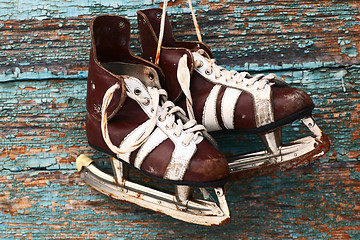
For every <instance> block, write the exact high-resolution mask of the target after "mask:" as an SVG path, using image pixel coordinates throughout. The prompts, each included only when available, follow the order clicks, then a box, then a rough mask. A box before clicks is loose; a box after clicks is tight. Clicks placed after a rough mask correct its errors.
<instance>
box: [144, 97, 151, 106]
mask: <svg viewBox="0 0 360 240" xmlns="http://www.w3.org/2000/svg"><path fill="white" fill-rule="evenodd" d="M145 100H146V102H145V103H144V105H145V106H147V105H149V104H150V99H149V98H145Z"/></svg>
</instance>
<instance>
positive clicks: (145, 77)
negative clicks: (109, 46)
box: [102, 62, 161, 89]
mask: <svg viewBox="0 0 360 240" xmlns="http://www.w3.org/2000/svg"><path fill="white" fill-rule="evenodd" d="M102 66H103V67H104V68H106V69H107V70H108V71H110V72H111V73H113V74H116V75H128V76H132V77H135V78H137V79H139V80H140V81H141V82H142V83H143V84H144V85H145V86H146V87H156V88H159V89H160V88H161V84H160V81H159V76H158V73H157V71H156V70H155V69H154V68H152V67H148V66H145V65H143V64H132V63H123V62H108V63H102Z"/></svg>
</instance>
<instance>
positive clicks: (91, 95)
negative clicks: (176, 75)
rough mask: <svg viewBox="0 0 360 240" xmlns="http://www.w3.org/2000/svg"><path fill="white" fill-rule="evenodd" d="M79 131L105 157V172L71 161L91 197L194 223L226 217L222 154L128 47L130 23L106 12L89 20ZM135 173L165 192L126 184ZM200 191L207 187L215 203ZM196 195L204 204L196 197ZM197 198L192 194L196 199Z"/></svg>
mask: <svg viewBox="0 0 360 240" xmlns="http://www.w3.org/2000/svg"><path fill="white" fill-rule="evenodd" d="M90 29H91V52H90V62H89V76H88V84H87V103H86V107H87V116H86V133H87V138H88V142H89V144H90V146H92V147H93V148H94V149H96V150H98V151H100V152H103V153H105V154H107V155H109V156H110V161H111V165H112V172H113V173H112V174H108V173H106V172H105V171H104V170H101V169H99V168H98V167H97V166H96V165H95V163H94V162H93V161H92V160H91V159H90V158H89V157H87V156H85V155H81V156H79V157H78V159H77V161H76V164H77V167H78V170H79V171H80V175H81V176H82V178H83V179H84V180H85V181H86V182H87V183H88V184H89V185H91V186H92V187H94V188H95V189H96V190H98V191H99V192H101V193H103V194H106V195H108V196H111V197H113V198H116V199H119V200H123V201H127V202H131V203H134V204H136V205H139V206H141V207H144V208H148V209H151V210H154V211H157V212H161V213H164V214H166V215H169V216H171V217H173V218H176V219H179V220H182V221H186V222H190V223H195V224H201V225H221V224H225V223H227V222H228V221H229V219H230V213H229V210H228V206H227V203H226V199H225V195H224V192H223V186H224V184H225V182H226V181H227V180H228V179H229V175H230V172H229V167H228V164H227V161H226V159H225V157H224V156H223V155H222V154H221V153H220V152H219V151H218V150H216V149H215V148H214V147H213V146H212V145H211V144H210V143H209V142H208V141H207V140H206V139H205V138H204V137H203V133H202V131H204V129H205V128H204V127H203V126H202V125H198V124H197V123H196V121H195V120H190V121H185V120H182V119H183V118H182V117H181V116H184V115H185V112H184V110H182V109H181V108H180V107H177V106H175V105H174V104H173V103H172V102H171V101H168V100H167V93H166V91H165V90H163V89H161V87H160V81H164V77H163V75H162V72H161V70H160V69H159V68H158V67H157V66H156V65H154V64H152V63H150V62H148V61H145V60H143V59H141V58H139V57H136V56H134V55H133V54H132V53H131V52H130V50H129V39H130V24H129V22H128V20H127V19H125V18H123V17H119V16H114V15H104V16H98V17H96V18H94V19H93V20H92V23H91V27H90ZM129 170H131V171H134V170H137V171H139V172H140V173H141V174H143V175H146V176H147V177H150V178H152V179H154V180H155V181H159V182H161V183H164V184H170V185H174V186H175V190H174V191H173V193H167V192H164V191H160V190H155V189H154V188H151V187H149V186H145V185H144V183H140V182H139V181H138V183H136V182H135V181H133V179H130V177H131V172H130V173H129ZM205 188H210V189H213V190H214V192H215V194H213V195H214V196H215V195H216V196H217V198H218V200H217V201H215V200H213V199H212V198H211V192H210V193H209V192H208V191H207V190H206V189H205ZM197 190H199V191H200V193H201V195H202V196H203V197H204V200H201V199H196V198H195V197H193V196H195V195H194V194H193V192H194V191H197ZM198 195H199V194H198Z"/></svg>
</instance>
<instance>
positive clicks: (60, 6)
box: [0, 0, 360, 239]
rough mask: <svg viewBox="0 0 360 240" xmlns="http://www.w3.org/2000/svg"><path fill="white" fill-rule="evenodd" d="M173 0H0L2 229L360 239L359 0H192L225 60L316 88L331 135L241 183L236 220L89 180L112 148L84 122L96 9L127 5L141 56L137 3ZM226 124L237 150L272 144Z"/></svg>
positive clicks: (184, 23) (75, 234)
mask: <svg viewBox="0 0 360 240" xmlns="http://www.w3.org/2000/svg"><path fill="white" fill-rule="evenodd" d="M161 2H162V1H160V0H156V1H155V5H153V4H152V1H148V0H146V1H138V0H132V1H117V2H114V1H98V0H95V1H83V0H74V1H57V0H56V1H48V0H41V1H37V2H31V1H27V0H16V1H15V0H12V1H10V2H0V16H1V20H0V132H1V135H0V150H1V151H0V160H1V161H0V190H1V191H0V233H1V236H2V237H3V238H21V239H24V238H27V239H31V238H34V239H53V238H71V239H84V238H85V239H95V238H96V239H101V238H120V239H121V238H123V239H132V238H142V239H169V238H205V239H228V238H237V239H310V238H311V239H350V238H352V239H358V238H360V230H359V229H360V227H359V222H358V220H359V218H360V198H359V196H358V195H359V194H357V193H358V191H359V189H360V188H359V187H360V184H359V183H360V164H359V160H360V95H359V94H360V93H359V89H360V80H359V76H360V67H359V58H360V56H359V54H358V53H359V44H358V42H359V41H360V39H359V38H360V34H359V30H360V21H359V12H360V11H359V9H360V3H359V2H358V1H341V0H332V1H325V0H320V1H302V0H300V1H294V0H283V1H278V0H270V1H265V0H241V1H236V0H226V1H218V0H210V1H199V0H197V1H193V4H194V7H195V10H196V13H197V16H198V20H199V24H200V28H201V30H202V34H203V39H204V41H205V42H206V43H207V44H208V45H209V46H210V47H211V48H212V50H213V52H214V55H215V58H216V59H217V60H218V62H219V64H221V65H223V66H225V67H226V68H233V69H236V70H240V71H243V70H245V71H251V72H254V73H259V72H260V73H265V74H266V73H269V72H275V73H276V74H277V75H278V76H280V77H281V78H282V79H284V80H285V81H286V82H288V83H290V84H292V85H293V86H295V87H299V88H301V89H303V90H305V91H306V92H307V93H309V94H310V95H311V97H312V99H313V101H314V103H315V104H316V108H315V110H314V117H315V120H316V122H317V123H318V125H319V126H320V128H321V129H322V130H323V131H324V132H326V133H327V134H329V135H330V139H331V142H332V145H331V148H330V151H329V152H328V154H327V155H326V156H324V157H323V158H321V159H320V160H318V161H316V162H314V163H311V164H309V165H308V166H304V167H301V168H298V169H294V170H291V171H289V172H285V173H274V174H272V175H270V176H262V177H255V178H252V179H248V180H242V181H237V182H233V183H229V184H228V185H227V186H226V189H225V192H226V196H227V199H228V204H229V207H230V210H231V212H232V221H231V222H230V224H229V225H226V226H221V227H214V228H209V227H202V226H195V225H191V224H187V223H183V222H179V221H177V220H174V219H171V218H169V217H167V216H164V215H161V214H158V213H154V212H152V211H149V210H145V209H142V208H140V207H137V206H134V205H131V204H127V203H124V202H119V201H116V200H113V199H111V198H108V197H106V196H103V195H102V194H100V193H97V192H96V191H94V190H92V189H91V188H89V186H87V185H86V184H84V183H83V182H82V181H81V180H80V179H79V174H78V173H77V171H76V166H75V158H76V157H77V156H78V155H79V154H80V153H88V154H89V155H91V156H93V157H94V158H95V159H103V158H104V156H103V155H102V154H99V153H95V152H94V151H93V150H91V149H90V148H89V147H88V144H87V140H86V136H85V128H84V124H85V113H86V110H85V101H86V77H87V60H88V52H89V37H90V36H89V22H90V19H91V17H92V16H94V15H98V14H106V13H110V14H119V15H123V16H127V17H128V18H129V19H130V22H131V25H132V32H131V48H132V49H133V51H134V52H135V53H136V54H137V55H140V49H139V43H138V40H137V32H138V31H137V29H136V26H137V25H136V10H138V9H143V8H150V7H157V6H159V5H161ZM169 5H170V8H169V13H170V15H171V17H170V18H171V20H172V21H173V23H174V24H173V25H174V30H175V32H176V33H175V35H176V37H177V38H178V39H186V40H189V39H192V40H194V39H195V34H194V31H193V25H192V22H191V16H190V12H189V10H188V9H187V8H186V2H185V1H178V0H176V1H170V3H169ZM305 130H306V129H305V128H304V127H303V126H302V124H300V123H299V122H295V123H293V124H291V125H289V126H287V127H285V128H283V141H284V142H286V141H290V140H294V139H297V138H300V137H304V136H306V135H308V133H307V132H306V131H305ZM214 137H215V138H216V140H217V141H218V143H219V146H220V150H221V151H222V152H223V153H225V154H226V155H231V154H239V153H244V152H249V151H254V150H260V149H262V146H263V145H262V144H261V141H260V140H259V139H258V138H257V136H250V135H238V134H236V133H235V134H234V133H215V134H214ZM103 166H104V167H105V168H106V167H109V166H108V164H106V163H105V164H104V165H103ZM132 176H133V175H132ZM139 177H141V176H139V175H136V174H135V176H134V178H135V179H139ZM146 181H149V180H146ZM149 182H151V181H149ZM184 226H185V227H184Z"/></svg>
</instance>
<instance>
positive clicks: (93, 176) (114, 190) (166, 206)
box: [76, 155, 230, 226]
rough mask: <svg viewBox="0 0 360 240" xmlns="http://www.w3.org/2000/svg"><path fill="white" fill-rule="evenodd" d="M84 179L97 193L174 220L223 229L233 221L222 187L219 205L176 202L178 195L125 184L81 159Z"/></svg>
mask: <svg viewBox="0 0 360 240" xmlns="http://www.w3.org/2000/svg"><path fill="white" fill-rule="evenodd" d="M76 163H77V166H78V170H79V171H80V176H81V178H82V179H83V180H84V181H85V182H86V183H88V184H89V185H90V186H92V187H93V188H95V189H96V190H97V191H99V192H101V193H103V194H105V195H107V196H110V197H112V198H115V199H118V200H122V201H126V202H130V203H133V204H136V205H138V206H141V207H144V208H147V209H151V210H153V211H156V212H160V213H163V214H166V215H168V216H170V217H173V218H175V219H178V220H181V221H184V222H189V223H194V224H199V225H206V226H212V225H224V224H227V223H228V222H229V220H230V212H229V209H228V206H227V202H226V199H225V194H224V192H223V189H222V188H221V187H218V188H214V190H215V193H216V195H217V197H218V202H219V205H218V204H217V203H215V202H211V201H206V200H197V199H191V200H187V201H186V202H184V201H177V200H176V197H175V195H172V194H168V193H164V192H161V191H158V190H155V189H153V188H150V187H146V186H144V185H141V184H137V183H134V182H131V181H129V180H124V179H123V180H122V181H121V182H120V183H118V181H117V180H116V179H115V178H114V177H113V176H111V175H109V174H107V173H104V172H103V171H101V170H100V169H99V168H97V167H96V166H95V165H94V164H93V162H92V160H91V159H90V158H88V157H87V156H85V155H80V156H79V157H78V158H77V160H76Z"/></svg>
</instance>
